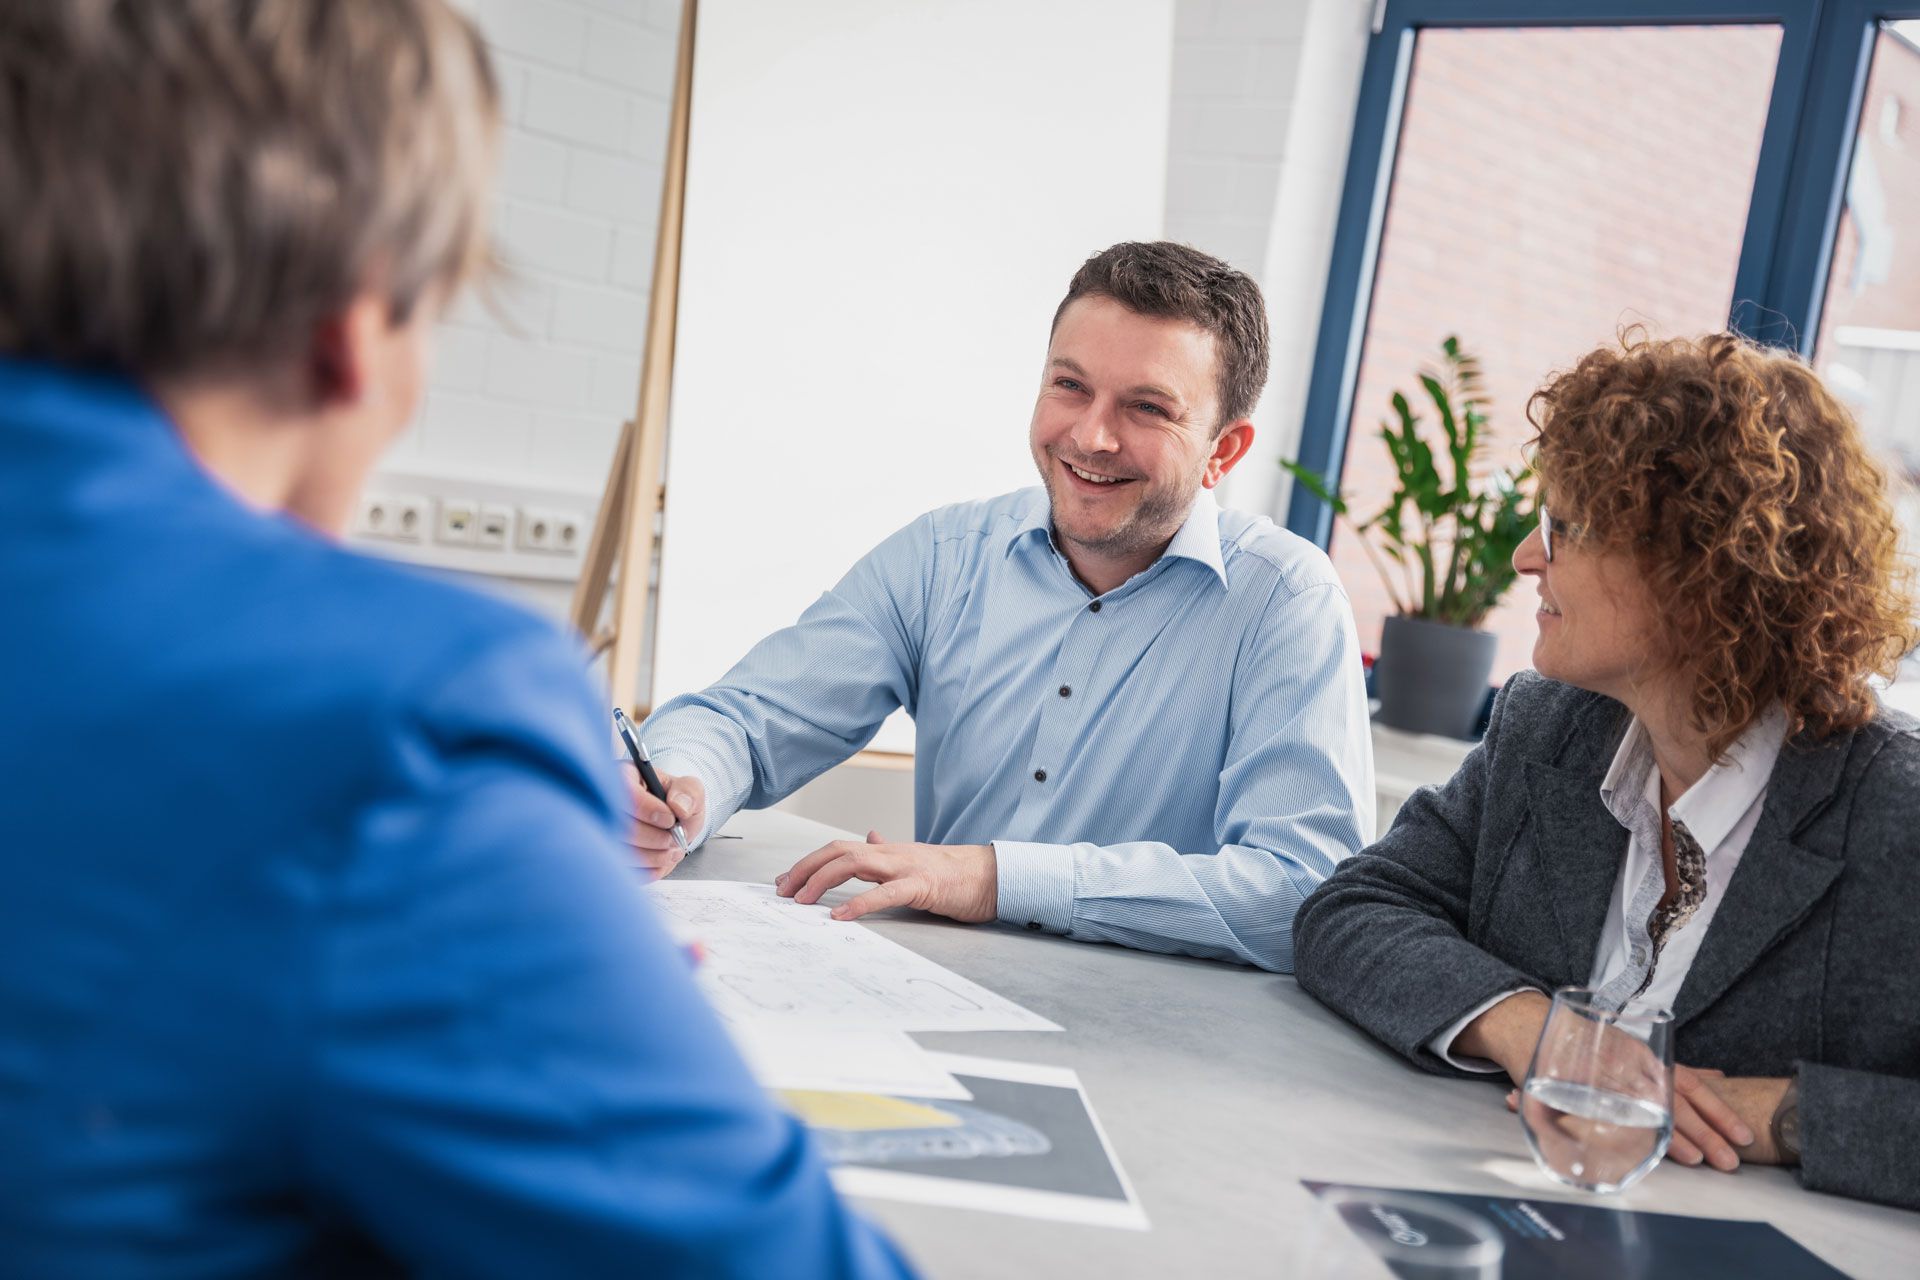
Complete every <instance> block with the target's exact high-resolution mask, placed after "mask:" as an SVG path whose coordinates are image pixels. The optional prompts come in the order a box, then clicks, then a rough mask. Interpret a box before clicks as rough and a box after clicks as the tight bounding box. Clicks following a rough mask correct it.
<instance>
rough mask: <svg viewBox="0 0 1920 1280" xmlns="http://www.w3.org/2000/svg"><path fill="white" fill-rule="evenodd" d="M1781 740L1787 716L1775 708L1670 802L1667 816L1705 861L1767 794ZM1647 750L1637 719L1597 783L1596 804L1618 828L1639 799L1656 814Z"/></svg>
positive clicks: (1651, 763) (1656, 797) (1650, 755)
mask: <svg viewBox="0 0 1920 1280" xmlns="http://www.w3.org/2000/svg"><path fill="white" fill-rule="evenodd" d="M1786 739H1787V713H1786V711H1785V710H1784V709H1783V708H1781V707H1780V706H1779V705H1778V704H1775V705H1774V706H1772V707H1770V708H1768V709H1767V711H1766V712H1765V713H1764V714H1762V715H1761V716H1760V718H1759V719H1757V720H1755V721H1754V722H1753V723H1752V724H1750V725H1748V726H1747V731H1746V732H1745V733H1743V734H1741V735H1740V738H1739V740H1738V741H1736V742H1735V743H1734V744H1733V746H1732V747H1730V748H1728V750H1727V753H1726V755H1725V756H1724V757H1722V758H1721V760H1720V761H1719V762H1718V763H1716V764H1715V765H1714V766H1713V767H1712V768H1710V769H1708V770H1707V772H1706V773H1705V774H1704V775H1703V776H1702V777H1701V778H1700V780H1699V781H1698V782H1696V783H1694V784H1693V785H1692V786H1691V787H1688V788H1687V791H1686V794H1684V795H1682V796H1681V797H1680V798H1679V799H1678V800H1675V801H1674V802H1673V806H1672V808H1670V809H1669V810H1668V811H1667V812H1668V816H1669V817H1671V818H1673V819H1674V820H1675V821H1677V822H1679V823H1681V824H1682V825H1684V826H1685V827H1686V829H1687V830H1688V831H1689V832H1690V833H1691V834H1692V835H1693V838H1694V839H1695V840H1697V841H1699V843H1700V847H1701V849H1703V850H1705V851H1706V853H1707V854H1708V855H1709V856H1711V855H1712V853H1713V851H1714V850H1715V849H1716V848H1718V847H1719V846H1720V844H1721V842H1722V841H1724V840H1725V839H1726V838H1727V835H1728V834H1729V833H1730V832H1731V831H1732V830H1733V829H1734V827H1735V826H1737V825H1738V824H1739V822H1740V819H1741V818H1742V817H1743V816H1745V814H1746V812H1747V810H1748V809H1751V808H1752V807H1753V805H1754V802H1755V801H1757V800H1758V799H1759V798H1760V797H1761V796H1762V795H1763V794H1764V793H1765V792H1766V789H1767V779H1768V778H1770V777H1772V776H1773V764H1774V761H1775V760H1776V759H1778V758H1779V755H1780V748H1781V745H1782V744H1783V743H1785V742H1786ZM1655 772H1656V769H1655V765H1654V759H1653V747H1652V745H1651V743H1650V742H1649V741H1648V739H1647V731H1646V728H1645V727H1644V726H1643V725H1642V724H1641V723H1640V720H1639V717H1637V716H1636V717H1635V718H1634V720H1633V722H1632V723H1631V724H1629V725H1628V726H1627V735H1626V737H1624V738H1622V739H1621V741H1620V749H1619V750H1618V751H1615V752H1614V754H1613V763H1612V765H1611V766H1609V767H1608V769H1607V776H1606V777H1605V778H1604V779H1602V780H1601V783H1600V799H1601V802H1602V803H1604V804H1605V805H1606V806H1607V810H1608V812H1610V813H1612V814H1613V816H1614V817H1615V818H1616V819H1618V820H1619V821H1620V823H1621V824H1622V825H1623V826H1631V823H1630V822H1629V820H1628V815H1629V814H1630V813H1631V810H1632V807H1633V805H1634V804H1635V803H1636V800H1637V799H1638V798H1639V797H1641V796H1649V797H1652V803H1653V805H1654V806H1655V812H1656V813H1657V812H1658V806H1659V795H1660V793H1659V791H1658V790H1657V789H1656V788H1655V785H1654V774H1655Z"/></svg>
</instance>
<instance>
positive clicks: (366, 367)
mask: <svg viewBox="0 0 1920 1280" xmlns="http://www.w3.org/2000/svg"><path fill="white" fill-rule="evenodd" d="M391 327H392V320H391V317H390V313H389V308H388V306H387V303H386V300H385V299H383V298H378V297H375V296H373V295H371V294H362V295H360V296H359V297H356V298H354V299H353V300H352V301H351V302H349V303H348V304H347V305H346V307H345V308H344V309H342V310H340V311H337V312H334V313H333V314H331V315H327V316H323V317H322V318H321V320H320V322H319V323H318V324H316V325H315V326H314V327H313V338H312V340H311V342H310V343H309V350H308V353H307V368H308V374H309V381H310V384H311V390H312V393H313V395H314V397H315V398H316V399H317V400H319V402H320V403H321V404H324V405H328V406H339V405H349V404H357V403H358V402H359V401H360V400H361V399H362V398H364V397H365V396H366V394H367V391H368V386H367V384H368V381H369V379H370V377H371V376H372V373H373V362H374V358H375V353H376V352H377V351H378V350H379V342H380V339H381V337H382V336H383V335H384V334H385V333H386V332H387V330H388V329H390V328H391Z"/></svg>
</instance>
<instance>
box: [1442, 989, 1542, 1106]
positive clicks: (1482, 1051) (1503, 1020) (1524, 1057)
mask: <svg viewBox="0 0 1920 1280" xmlns="http://www.w3.org/2000/svg"><path fill="white" fill-rule="evenodd" d="M1552 1007H1553V1002H1552V1001H1551V1000H1549V999H1547V997H1546V996H1545V995H1544V994H1543V993H1541V992H1539V991H1519V992H1515V993H1514V994H1513V995H1510V996H1508V997H1507V998H1506V999H1505V1000H1502V1001H1501V1002H1500V1003H1499V1004H1497V1005H1495V1006H1493V1008H1491V1009H1489V1010H1487V1011H1486V1012H1485V1013H1483V1014H1481V1015H1480V1016H1479V1017H1477V1018H1475V1019H1474V1020H1473V1021H1472V1022H1470V1023H1468V1024H1467V1026H1466V1029H1465V1030H1463V1031H1462V1032H1461V1033H1460V1034H1459V1035H1458V1036H1455V1037H1454V1041H1453V1052H1454V1053H1455V1054H1457V1055H1459V1056H1461V1057H1470V1058H1485V1059H1487V1060H1488V1061H1489V1062H1497V1063H1499V1064H1500V1066H1501V1067H1502V1068H1504V1069H1505V1070H1506V1073H1507V1075H1508V1076H1510V1077H1511V1078H1512V1079H1513V1081H1514V1083H1516V1084H1518V1083H1519V1082H1520V1078H1521V1077H1522V1076H1524V1075H1525V1074H1526V1072H1527V1064H1528V1063H1529V1062H1531V1061H1532V1060H1533V1048H1534V1046H1535V1045H1536V1044H1538V1043H1539V1041H1540V1028H1542V1027H1543V1026H1545V1025H1546V1022H1547V1012H1548V1011H1549V1010H1550V1009H1551V1008H1552Z"/></svg>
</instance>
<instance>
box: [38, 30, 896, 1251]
mask: <svg viewBox="0 0 1920 1280" xmlns="http://www.w3.org/2000/svg"><path fill="white" fill-rule="evenodd" d="M498 114H499V107H498V95H497V92H496V89H495V84H494V79H493V75H492V72H491V71H490V70H489V66H488V60H487V57H486V53H485V50H484V48H483V46H482V45H481V43H480V41H479V39H478V37H477V35H476V33H475V32H474V30H473V28H472V27H471V26H470V25H469V24H468V23H467V21H466V20H465V19H464V18H462V17H461V16H460V15H459V14H458V13H456V12H455V11H454V10H453V9H451V8H450V7H449V6H448V5H447V4H445V3H443V2H442V0H351V2H344V0H8V3H6V4H4V5H0V226H4V228H5V232H4V235H0V510H4V511H5V512H6V521H7V527H8V529H9V531H10V532H9V534H8V536H7V537H6V538H5V539H4V541H0V601H5V610H6V625H5V626H4V627H0V672H4V675H3V676H0V680H4V681H5V687H6V697H5V706H6V714H5V715H4V716H3V717H0V761H3V762H4V774H5V776H4V781H3V782H0V833H4V834H0V882H3V883H4V890H0V1274H4V1275H9V1276H12V1275H21V1276H55V1275H57V1276H105V1275H161V1274H164V1275H168V1276H212V1275H220V1276H232V1275H253V1274H274V1275H281V1274H296V1273H297V1274H322V1273H324V1274H352V1275H375V1274H393V1273H402V1272H404V1273H416V1272H417V1273H424V1274H436V1275H460V1276H513V1277H519V1276H535V1275H564V1276H598V1275H623V1276H625V1275H689V1276H691V1275H698V1276H718V1275H737V1276H756V1277H757V1276H771V1275H780V1276H799V1275H811V1276H827V1275H832V1276H852V1275H858V1276H881V1275H887V1276H891V1275H898V1274H900V1273H901V1272H902V1271H903V1269H904V1268H903V1266H902V1264H901V1263H900V1262H899V1260H898V1259H897V1258H896V1257H895V1256H894V1254H893V1253H892V1251H891V1249H890V1248H889V1247H888V1246H887V1245H886V1244H885V1242H884V1241H882V1240H881V1239H880V1237H878V1236H877V1235H875V1234H874V1233H873V1232H872V1231H871V1230H869V1229H868V1228H867V1227H866V1226H865V1225H863V1224H862V1223H861V1222H859V1221H858V1220H857V1219H855V1218H853V1217H852V1216H851V1215H849V1214H848V1213H847V1212H846V1210H845V1209H844V1208H843V1207H842V1206H841V1205H840V1204H839V1203H838V1201H837V1200H836V1199H835V1197H834V1194H833V1192H832V1189H831V1187H830V1186H829V1184H828V1181H827V1177H826V1173H825V1171H824V1170H823V1168H822V1167H821V1164H820V1162H819V1161H818V1159H816V1157H815V1154H814V1152H813V1149H812V1146H811V1144H810V1143H809V1141H808V1139H807V1137H806V1135H805V1133H804V1132H803V1131H802V1130H801V1129H800V1128H799V1127H798V1126H797V1125H796V1124H795V1122H794V1121H793V1120H792V1119H791V1118H789V1117H786V1116H784V1115H782V1114H780V1113H779V1112H777V1111H776V1110H775V1109H774V1108H773V1107H772V1106H771V1105H770V1104H769V1102H768V1100H767V1099H766V1097H765V1095H764V1094H762V1093H761V1092H760V1091H759V1090H758V1089H757V1088H756V1087H755V1085H754V1083H753V1082H752V1080H751V1079H750V1078H749V1077H748V1075H747V1072H746V1071H745V1069H744V1068H743V1067H742V1065H741V1064H740V1062H739V1060H738V1059H737V1058H736V1057H735V1055H734V1053H733V1051H732V1049H731V1047H730V1045H729V1044H728V1042H727V1040H726V1038H725V1035H724V1033H723V1032H722V1030H721V1028H720V1027H719V1026H718V1025H717V1023H716V1021H715V1019H714V1018H713V1016H712V1015H711V1013H710V1012H709V1011H708V1010H707V1008H706V1007H705V1006H704V1005H703V1004H702V1002H701V1001H700V999H699V996H698V995H697V993H696V992H695V990H694V988H693V985H692V983H691V980H690V977H689V975H688V972H687V964H686V961H685V958H684V957H683V956H682V955H681V954H680V952H679V950H678V949H677V948H676V947H675V946H674V945H673V944H672V943H671V941H670V940H669V939H668V938H667V937H665V936H664V934H663V932H662V930H661V929H660V928H659V927H658V926H657V925H656V923H655V922H654V921H653V919H652V918H651V917H650V916H649V914H648V913H647V911H646V909H645V906H644V903H643V902H642V900H641V898H640V896H639V893H638V886H637V881H636V877H635V875H634V872H633V870H632V867H631V864H630V862H629V861H628V858H627V856H626V854H625V852H624V849H625V846H624V843H623V840H622V833H623V829H624V826H625V817H624V793H623V789H622V784H621V782H620V779H619V777H618V775H617V774H615V773H614V772H613V771H612V766H611V764H610V763H609V759H610V753H609V749H608V733H607V725H606V722H605V720H604V718H603V713H604V708H603V707H601V706H599V705H597V704H596V700H595V697H594V695H593V692H592V690H591V689H590V687H589V684H588V682H587V679H586V673H585V669H584V663H583V660H582V655H581V654H580V653H579V651H578V650H577V648H576V647H575V646H574V645H573V644H572V643H570V642H569V641H568V640H567V639H565V638H564V637H563V636H562V635H561V634H560V633H559V632H558V631H557V630H555V629H553V628H551V627H549V626H548V625H546V624H544V623H542V622H540V621H538V620H536V619H535V618H533V617H532V616H530V615H526V614H523V613H521V612H519V611H517V610H514V609H512V608H509V607H507V606H505V605H502V604H498V603H494V602H491V601H489V600H486V599H483V598H481V597H478V596H475V595H471V594H468V593H466V592H462V591H459V590H455V589H453V588H450V587H448V586H444V585H440V584H437V583H434V582H430V581H428V580H426V579H424V578H420V577H417V576H415V575H412V574H410V573H406V572H403V571H401V570H399V569H397V568H394V567H391V566H388V565H385V564H382V563H378V562H375V561H372V560H369V559H365V558H363V557H360V556H357V555H354V554H352V553H350V552H348V551H347V550H345V549H344V548H342V547H341V546H340V545H338V543H337V541H336V540H335V537H334V535H335V534H337V532H338V531H339V530H340V528H341V527H342V526H343V525H344V524H345V522H346V520H347V516H348V512H349V511H350V510H351V509H352V506H353V502H354V493H355V490H356V489H357V488H358V486H359V484H360V482H361V480H362V478H363V477H364V476H365V474H366V472H367V469H368V468H369V467H370V466H371V465H372V463H373V461H374V459H375V458H376V457H377V456H378V454H379V453H380V451H381V449H382V448H383V447H384V446H385V445H386V444H387V443H388V442H389V441H390V440H391V439H392V437H393V436H394V435H395V434H396V433H397V432H398V431H399V430H400V428H401V427H402V425H403V424H404V423H405V422H406V420H407V418H408V417H409V415H410V414H411V413H412V411H413V408H414V406H415V403H416V401H417V400H418V398H419V394H420V388H421V383H422V380H423V377H424V365H425V361H426V354H427V347H428V342H429V334H430V331H431V327H432V324H433V322H434V320H435V318H436V317H437V316H438V315H439V314H440V312H441V311H442V309H443V308H444V307H445V305H446V304H447V301H448V300H449V298H450V297H451V296H452V295H453V294H454V293H455V291H456V290H457V289H458V288H459V287H460V286H461V285H462V284H463V283H464V282H465V281H466V280H467V279H468V278H469V277H470V276H471V275H472V274H473V273H474V272H475V270H476V269H477V268H478V267H479V266H480V264H481V262H482V260H483V258H484V257H485V252H486V230H485V226H484V221H485V220H484V212H485V208H486V201H487V191H488V185H489V181H488V175H489V170H490V168H491V165H492V161H493V150H494V145H495V142H494V138H495V134H496V124H497V117H498Z"/></svg>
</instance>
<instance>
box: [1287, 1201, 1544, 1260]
mask: <svg viewBox="0 0 1920 1280" xmlns="http://www.w3.org/2000/svg"><path fill="white" fill-rule="evenodd" d="M1317 1199H1318V1202H1319V1203H1318V1212H1316V1213H1314V1214H1312V1215H1311V1216H1310V1217H1309V1218H1308V1220H1307V1222H1306V1229H1305V1230H1304V1231H1302V1232H1301V1233H1300V1234H1299V1235H1298V1236H1297V1237H1296V1242H1295V1250H1294V1261H1293V1266H1292V1267H1291V1269H1290V1271H1289V1274H1291V1275H1296V1276H1300V1277H1302V1278H1303V1280H1305V1278H1306V1277H1311V1278H1312V1280H1380V1278H1381V1277H1386V1276H1394V1277H1399V1278H1400V1280H1499V1277H1500V1261H1501V1258H1502V1256H1503V1255H1504V1254H1505V1253H1506V1246H1505V1245H1504V1244H1503V1243H1502V1242H1501V1239H1500V1233H1499V1232H1498V1231H1497V1230H1496V1229H1495V1228H1494V1226H1493V1224H1492V1223H1490V1222H1488V1221H1487V1220H1486V1219H1485V1218H1483V1217H1481V1216H1480V1215H1479V1214H1477V1213H1473V1212H1471V1211H1470V1210H1467V1209H1463V1208H1461V1207H1459V1206H1458V1205H1454V1204H1449V1203H1447V1202H1446V1201H1445V1200H1440V1199H1437V1198H1435V1197H1433V1196H1425V1195H1420V1194H1419V1193H1417V1192H1411V1191H1390V1190H1386V1189H1384V1188H1379V1187H1322V1188H1320V1189H1319V1191H1318V1193H1317Z"/></svg>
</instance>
